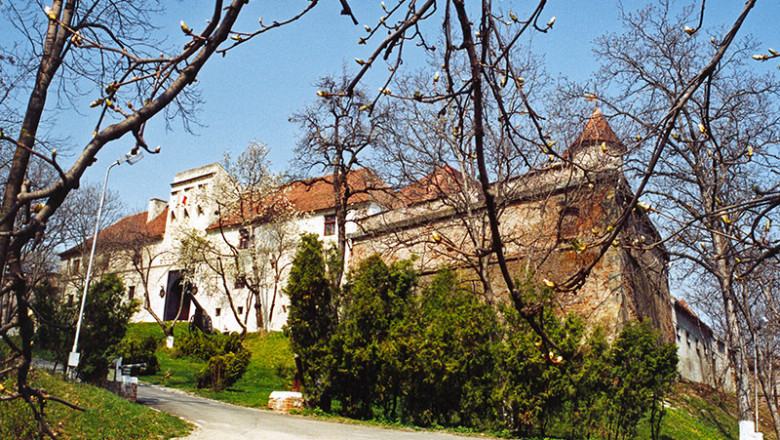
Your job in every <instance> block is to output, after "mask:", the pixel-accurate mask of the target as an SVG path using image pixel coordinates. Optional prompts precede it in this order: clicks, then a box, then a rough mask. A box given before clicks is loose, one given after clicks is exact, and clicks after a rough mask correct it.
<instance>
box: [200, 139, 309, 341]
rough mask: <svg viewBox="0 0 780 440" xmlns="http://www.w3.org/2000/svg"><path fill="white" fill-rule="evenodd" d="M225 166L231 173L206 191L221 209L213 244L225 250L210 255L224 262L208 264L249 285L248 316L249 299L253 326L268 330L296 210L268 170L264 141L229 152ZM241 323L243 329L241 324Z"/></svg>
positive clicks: (291, 244)
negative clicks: (225, 179)
mask: <svg viewBox="0 0 780 440" xmlns="http://www.w3.org/2000/svg"><path fill="white" fill-rule="evenodd" d="M223 166H224V168H225V170H226V171H227V172H228V174H229V175H230V178H229V179H228V180H227V181H226V182H222V183H221V184H220V185H216V186H215V187H214V188H213V189H212V192H211V194H209V195H207V197H208V198H209V199H210V200H211V202H212V203H214V204H215V205H216V206H217V207H218V210H219V218H218V220H217V227H216V230H217V232H218V233H219V239H218V240H219V242H220V243H219V245H217V244H216V243H214V245H213V246H212V249H213V250H214V251H217V249H222V250H221V251H218V252H220V253H222V254H223V256H216V255H214V256H215V257H216V258H218V259H219V258H224V262H223V263H219V264H210V265H209V266H210V267H211V268H212V269H215V270H216V272H217V273H219V274H220V275H219V276H220V278H225V276H226V274H225V273H224V272H226V271H227V272H229V273H231V274H232V276H233V277H234V278H235V281H236V283H238V285H240V286H243V287H244V288H246V289H247V290H248V291H249V293H250V296H249V298H248V301H249V302H248V303H247V305H246V309H247V317H248V312H249V309H250V306H251V305H252V304H251V303H252V302H253V303H254V309H255V319H256V325H257V328H258V329H264V330H267V329H268V328H269V325H270V320H271V319H272V318H273V308H274V306H275V304H276V299H277V296H278V294H279V283H280V282H281V277H282V274H283V272H284V270H285V268H286V266H287V265H288V264H289V262H287V259H288V258H287V252H289V251H290V250H291V249H294V248H295V245H296V243H297V239H296V236H297V234H296V224H295V223H296V220H298V218H299V217H300V214H299V213H298V212H297V211H296V210H295V208H294V207H293V205H292V204H291V202H290V200H289V199H288V198H287V197H286V194H285V187H284V185H282V176H281V175H279V174H276V173H273V172H272V171H271V169H270V162H269V160H268V148H267V147H266V146H265V145H263V144H261V143H257V142H254V143H251V144H250V145H249V146H248V147H247V149H246V150H245V151H244V152H243V153H241V155H239V156H238V157H237V158H236V159H235V160H233V159H232V158H231V157H230V155H229V154H228V155H226V157H225V161H224V164H223ZM223 284H224V283H223ZM245 323H246V317H244V324H245ZM242 328H243V329H244V330H246V327H245V325H242Z"/></svg>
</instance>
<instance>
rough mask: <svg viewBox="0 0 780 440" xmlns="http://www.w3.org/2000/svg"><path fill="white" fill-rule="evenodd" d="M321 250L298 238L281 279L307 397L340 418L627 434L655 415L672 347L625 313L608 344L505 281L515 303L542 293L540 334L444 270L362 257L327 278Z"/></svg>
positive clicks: (528, 289)
mask: <svg viewBox="0 0 780 440" xmlns="http://www.w3.org/2000/svg"><path fill="white" fill-rule="evenodd" d="M302 253H305V254H302ZM323 254H324V253H323V252H322V247H321V245H319V244H318V243H317V242H316V239H315V238H313V237H309V238H307V237H306V236H304V240H303V246H302V247H301V248H300V249H299V253H298V255H297V256H296V259H295V261H294V263H293V267H292V269H291V275H290V279H289V283H288V286H287V294H288V295H289V297H290V301H291V309H290V315H289V319H288V330H287V331H288V334H289V336H290V338H291V341H292V344H293V350H294V352H295V353H296V354H297V355H298V356H299V359H300V367H301V371H300V373H301V376H302V378H303V383H304V389H303V391H304V398H305V401H306V404H307V405H309V406H316V407H319V408H321V409H323V410H326V411H327V410H330V408H331V402H332V401H337V402H338V406H337V408H338V411H339V412H340V413H342V414H344V415H347V416H351V417H358V418H381V419H384V420H390V421H399V422H402V423H413V424H417V425H423V426H431V425H443V426H463V427H474V428H479V429H492V430H497V431H501V430H507V431H511V432H513V433H516V434H520V435H526V436H528V435H533V436H542V437H544V436H545V435H549V434H553V435H557V436H564V437H576V438H587V437H589V436H596V437H610V438H631V437H632V436H633V435H634V433H635V430H636V426H637V424H638V422H639V420H640V419H641V417H643V416H644V415H645V414H646V413H650V415H651V423H652V424H655V426H657V423H658V421H659V420H660V416H662V414H663V407H662V405H660V403H661V401H662V399H663V396H664V395H665V393H666V392H667V390H668V389H669V386H670V384H671V382H672V381H673V380H674V378H675V376H676V363H677V358H676V350H675V348H674V345H673V344H664V343H662V342H661V341H660V338H659V335H658V334H657V333H656V332H655V331H653V330H652V329H651V328H650V327H648V326H647V325H644V324H638V323H637V324H630V325H627V326H626V327H625V328H624V329H623V330H622V332H621V333H620V334H619V335H616V337H615V340H614V342H613V343H612V344H611V345H610V344H608V343H607V339H608V338H607V337H606V336H605V334H604V332H603V331H601V330H598V329H596V330H592V329H591V331H590V332H589V333H588V332H586V329H585V326H584V324H583V322H582V320H581V319H579V318H578V317H576V316H568V317H563V318H561V317H557V316H556V315H555V314H554V313H553V312H552V310H554V307H553V304H552V293H551V292H550V291H549V289H547V288H546V287H544V286H537V285H535V284H533V283H531V282H530V281H528V282H521V281H518V285H519V286H521V289H523V291H524V295H525V296H526V300H527V302H528V303H538V304H540V305H543V308H542V312H541V313H540V314H539V315H537V316H536V317H535V318H534V324H535V326H537V327H541V328H544V330H545V333H546V334H547V335H548V336H549V340H548V341H543V340H542V339H541V338H540V336H539V335H538V333H537V332H535V331H534V330H533V329H532V327H531V325H530V324H529V323H528V321H527V320H526V319H522V318H521V317H520V315H519V313H518V312H517V311H516V310H514V309H513V308H511V307H503V308H496V307H493V306H490V305H487V304H485V303H484V302H482V301H480V300H479V299H478V294H477V293H475V292H473V291H470V290H469V289H466V288H464V287H463V286H462V285H460V283H459V282H458V279H457V277H456V275H455V274H454V273H453V272H451V271H446V270H445V271H442V272H440V273H439V274H438V275H436V276H435V278H434V279H433V280H431V282H429V283H427V284H426V285H423V286H419V287H417V283H418V280H417V276H416V274H415V273H414V271H413V270H412V269H411V264H409V263H408V262H406V263H396V264H393V265H390V266H388V265H386V264H385V263H384V262H382V260H381V259H379V258H378V257H371V258H368V259H366V260H364V261H363V262H362V263H361V265H360V266H359V267H358V268H357V269H356V270H355V271H353V273H352V274H351V275H350V276H349V277H348V282H347V284H346V286H345V287H344V288H343V289H339V290H336V289H334V288H333V287H332V283H329V282H328V280H327V270H326V264H325V259H324V258H320V259H318V258H317V257H316V256H317V255H323ZM299 257H300V258H299ZM303 263H305V264H306V266H305V267H303V266H301V264H303ZM317 265H319V268H317ZM325 290H327V291H325ZM655 433H656V434H657V431H656V432H655Z"/></svg>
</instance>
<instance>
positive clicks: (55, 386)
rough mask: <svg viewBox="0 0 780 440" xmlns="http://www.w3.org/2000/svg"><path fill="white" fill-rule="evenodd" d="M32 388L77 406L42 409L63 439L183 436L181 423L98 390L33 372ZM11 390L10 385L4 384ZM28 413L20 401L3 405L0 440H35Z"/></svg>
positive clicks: (187, 428) (52, 405)
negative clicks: (35, 387) (81, 410)
mask: <svg viewBox="0 0 780 440" xmlns="http://www.w3.org/2000/svg"><path fill="white" fill-rule="evenodd" d="M33 384H34V385H35V386H37V387H42V388H44V389H45V390H46V391H47V392H48V393H49V394H52V395H55V396H57V397H61V398H64V399H66V400H68V401H70V402H73V403H77V404H78V405H80V406H82V407H83V408H85V409H86V411H85V412H79V411H75V410H72V409H70V408H67V407H65V406H63V405H61V404H59V403H56V402H51V401H50V402H49V403H48V404H47V405H46V421H47V422H48V423H49V424H50V425H51V427H52V428H53V429H54V430H55V432H57V433H58V434H59V438H63V439H85V440H86V439H106V440H112V439H116V440H120V439H122V440H124V439H139V440H140V439H146V440H148V439H167V438H171V437H180V436H183V435H186V434H187V433H188V432H189V431H190V429H191V427H190V426H189V425H188V424H187V423H186V422H184V421H182V420H180V419H178V418H176V417H174V416H171V415H168V414H165V413H161V412H157V411H154V410H152V409H150V408H147V407H145V406H142V405H137V404H134V403H130V402H128V401H125V400H123V399H121V398H119V397H117V396H115V395H114V394H111V393H110V392H108V391H106V390H103V389H101V388H97V387H93V386H90V385H86V384H81V383H69V382H64V381H62V380H60V379H59V378H57V377H55V376H52V375H50V374H48V373H46V372H43V371H34V372H33ZM6 385H7V386H11V383H10V382H8V383H6ZM35 432H36V431H35V426H33V419H32V413H31V412H30V409H29V407H28V406H27V405H26V404H24V403H23V402H21V401H14V402H12V403H4V404H3V408H2V417H0V440H6V439H21V438H35Z"/></svg>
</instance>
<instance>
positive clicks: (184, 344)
mask: <svg viewBox="0 0 780 440" xmlns="http://www.w3.org/2000/svg"><path fill="white" fill-rule="evenodd" d="M220 336H221V335H219V334H217V335H211V336H210V335H206V334H204V333H203V332H201V331H200V330H195V331H193V332H191V333H189V334H184V335H183V336H181V337H180V338H179V339H178V341H177V343H176V356H178V357H190V358H194V359H199V360H202V361H208V360H209V359H211V358H212V357H214V356H218V355H220V354H222V350H221V344H220V340H219V338H220Z"/></svg>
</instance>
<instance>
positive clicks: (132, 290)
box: [127, 286, 135, 300]
mask: <svg viewBox="0 0 780 440" xmlns="http://www.w3.org/2000/svg"><path fill="white" fill-rule="evenodd" d="M134 298H135V286H130V287H128V288H127V299H129V300H132V299H134Z"/></svg>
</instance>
